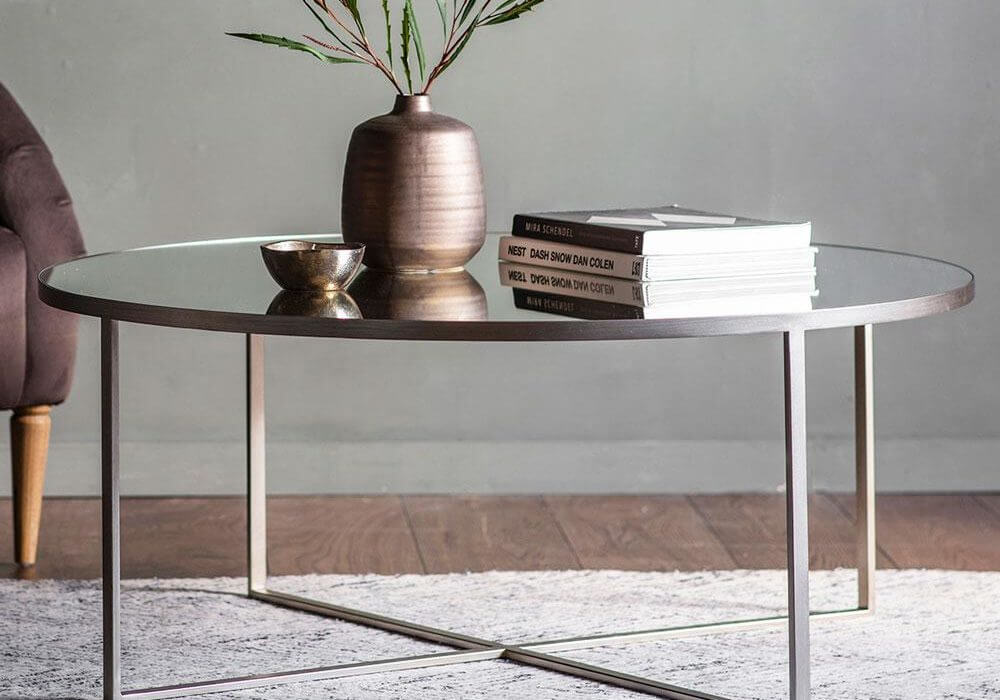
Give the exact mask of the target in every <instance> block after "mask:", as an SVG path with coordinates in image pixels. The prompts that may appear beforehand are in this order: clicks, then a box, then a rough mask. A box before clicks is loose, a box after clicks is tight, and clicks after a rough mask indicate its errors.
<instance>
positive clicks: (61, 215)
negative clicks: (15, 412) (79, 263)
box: [0, 85, 84, 408]
mask: <svg viewBox="0 0 1000 700" xmlns="http://www.w3.org/2000/svg"><path fill="white" fill-rule="evenodd" d="M0 229H2V231H0V297H2V300H0V314H3V318H4V321H5V323H4V326H5V327H6V329H5V330H4V331H3V332H2V333H0V334H2V335H3V336H10V337H4V338H0V353H2V354H0V363H2V364H3V365H4V369H3V370H0V401H2V403H0V408H16V407H19V406H31V405H36V404H56V403H61V402H62V401H63V400H64V399H65V398H66V395H67V394H68V393H69V387H70V383H71V381H72V378H73V359H74V355H75V352H76V317H75V316H73V315H72V314H68V313H65V312H62V311H58V310H56V309H53V308H51V307H49V306H46V305H45V304H43V303H42V302H41V300H39V298H38V283H37V277H38V273H39V271H41V270H42V269H44V268H45V267H48V266H49V265H53V264H55V263H59V262H63V261H66V260H69V259H71V258H74V257H76V256H79V255H82V254H83V253H84V247H83V239H82V237H81V235H80V229H79V227H78V226H77V222H76V217H75V216H74V214H73V204H72V202H71V200H70V197H69V194H68V193H67V192H66V187H65V186H64V185H63V182H62V178H61V177H60V176H59V172H58V171H57V170H56V167H55V164H54V163H53V162H52V155H51V154H50V153H49V150H48V148H46V147H45V144H44V143H43V142H42V139H41V137H40V136H39V134H38V132H37V131H36V130H35V128H34V127H33V126H32V125H31V122H30V121H28V118H27V117H26V116H25V114H24V112H22V111H21V108H20V107H19V106H18V104H17V102H15V101H14V98H13V97H12V96H11V95H10V93H9V92H7V90H6V88H4V86H3V85H0ZM11 236H13V237H14V238H16V241H14V240H11ZM18 266H19V267H20V269H21V272H22V276H21V278H20V280H17V279H16V278H17V275H16V273H15V271H16V270H17V268H18ZM8 318H9V319H10V320H11V321H12V323H13V325H8V323H7V322H6V321H7V319H8ZM15 319H17V320H16V321H15ZM18 354H19V355H20V356H19V357H18V356H16V355H18ZM18 373H19V374H20V375H21V376H20V377H17V376H16V374H18ZM18 384H19V385H20V390H19V392H18V393H17V395H16V396H14V395H13V390H12V389H11V387H13V386H15V385H18Z"/></svg>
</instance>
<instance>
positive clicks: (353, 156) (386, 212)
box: [341, 95, 486, 272]
mask: <svg viewBox="0 0 1000 700" xmlns="http://www.w3.org/2000/svg"><path fill="white" fill-rule="evenodd" d="M342 202H343V203H342V211H341V214H342V217H341V226H342V231H343V234H344V240H346V241H347V242H349V243H364V244H365V246H366V252H365V265H367V266H369V267H374V268H377V269H382V270H394V271H402V272H426V271H431V270H450V269H454V268H460V267H462V266H463V265H465V263H467V262H468V261H469V260H470V259H471V258H472V256H474V255H475V254H476V253H477V252H478V251H479V249H480V248H482V246H483V243H484V242H485V240H486V203H485V196H484V193H483V170H482V165H481V163H480V159H479V144H478V143H477V141H476V135H475V133H474V132H473V130H472V128H471V127H469V126H468V125H466V124H463V123H462V122H460V121H458V120H457V119H452V118H451V117H446V116H443V115H440V114H436V113H434V112H433V111H432V110H431V105H430V98H428V97H427V96H426V95H412V96H410V95H407V96H399V97H397V98H396V105H395V108H394V109H393V110H392V112H390V113H389V114H385V115H382V116H380V117H375V118H374V119H370V120H368V121H366V122H365V123H363V124H361V125H359V126H358V127H357V128H356V129H355V130H354V134H353V136H352V137H351V144H350V147H349V148H348V152H347V163H346V166H345V169H344V191H343V200H342Z"/></svg>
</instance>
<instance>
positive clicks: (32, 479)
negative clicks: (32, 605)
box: [10, 406, 52, 566]
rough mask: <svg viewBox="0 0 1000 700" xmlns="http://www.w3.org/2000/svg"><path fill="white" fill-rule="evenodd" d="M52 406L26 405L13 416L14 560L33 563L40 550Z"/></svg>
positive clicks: (11, 447) (28, 563)
mask: <svg viewBox="0 0 1000 700" xmlns="http://www.w3.org/2000/svg"><path fill="white" fill-rule="evenodd" d="M50 410H51V406H27V407H24V408H18V409H15V410H14V415H13V416H11V418H10V452H11V467H12V472H13V495H14V504H13V505H14V559H15V560H16V561H17V563H18V564H20V565H21V566H32V565H34V563H35V557H36V555H37V553H38V528H39V525H40V523H41V520H42V487H43V485H44V484H45V462H46V459H47V458H48V452H49V433H50V431H51V428H52V419H51V418H50V417H49V411H50Z"/></svg>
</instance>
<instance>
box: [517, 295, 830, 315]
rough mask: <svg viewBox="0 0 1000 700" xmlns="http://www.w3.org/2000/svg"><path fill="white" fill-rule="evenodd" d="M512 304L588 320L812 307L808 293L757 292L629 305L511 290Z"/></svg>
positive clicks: (756, 312) (778, 311) (776, 311)
mask: <svg viewBox="0 0 1000 700" xmlns="http://www.w3.org/2000/svg"><path fill="white" fill-rule="evenodd" d="M513 291H514V306H516V307H517V308H519V309H526V310H528V311H539V312H542V313H549V314H557V315H559V316H568V317H570V318H582V319H587V320H589V321H611V320H616V319H630V318H636V319H639V318H650V319H656V318H701V317H711V316H750V315H762V314H786V313H795V312H797V311H809V310H810V309H812V297H811V296H810V295H808V294H756V295H749V296H744V297H727V298H720V299H701V300H694V301H678V302H671V303H669V304H658V305H657V306H648V307H642V306H632V305H631V304H616V303H614V302H609V301H597V300H594V299H581V298H579V297H571V296H565V295H562V294H549V293H548V292H533V291H530V290H527V289H516V288H515V289H514V290H513Z"/></svg>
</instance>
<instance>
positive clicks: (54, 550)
mask: <svg viewBox="0 0 1000 700" xmlns="http://www.w3.org/2000/svg"><path fill="white" fill-rule="evenodd" d="M122 512H123V528H124V530H123V531H124V535H123V541H122V560H123V570H124V574H125V575H126V576H127V577H133V578H140V577H141V578H145V577H183V576H242V575H245V570H246V563H245V554H244V536H245V535H244V528H245V514H244V502H243V500H242V499H240V498H183V499H178V498H130V499H124V501H123V504H122ZM810 515H811V523H810V550H811V551H810V555H811V556H810V558H811V561H812V566H813V567H814V568H834V567H839V566H852V565H853V564H854V534H853V529H852V523H853V517H854V516H853V498H852V497H851V496H848V495H846V494H815V495H813V496H812V498H811V513H810ZM10 522H11V513H10V501H9V500H6V499H5V500H0V562H4V563H0V576H5V577H11V576H16V575H18V572H17V571H16V569H15V567H13V566H12V565H10V564H6V563H5V562H10V560H11V556H12V553H11V549H12V543H11V535H10V529H9V528H10ZM268 524H269V532H270V545H271V546H270V551H269V558H270V562H271V571H272V573H275V574H303V573H380V574H400V573H444V572H453V571H487V570H492V569H502V570H531V569H577V568H607V569H635V570H674V569H679V570H688V571H690V570H701V569H732V568H782V567H784V564H785V551H784V549H785V544H784V542H785V540H784V499H783V497H782V496H780V495H777V494H774V495H761V494H734V495H697V496H523V497H522V496H402V497H400V496H373V497H366V496H310V497H276V498H272V499H270V501H269V504H268ZM878 525H879V529H878V540H879V552H878V558H879V566H881V567H884V568H894V567H898V568H950V569H971V570H1000V495H994V494H987V495H973V494H942V495H923V494H922V495H905V494H884V495H880V496H879V500H878ZM39 557H40V563H39V565H38V567H37V568H36V570H34V571H32V572H31V573H30V575H31V576H32V577H38V578H95V577H98V576H99V575H100V507H99V502H98V501H97V500H96V499H49V500H46V502H45V507H44V518H43V525H42V536H41V544H40V552H39Z"/></svg>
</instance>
